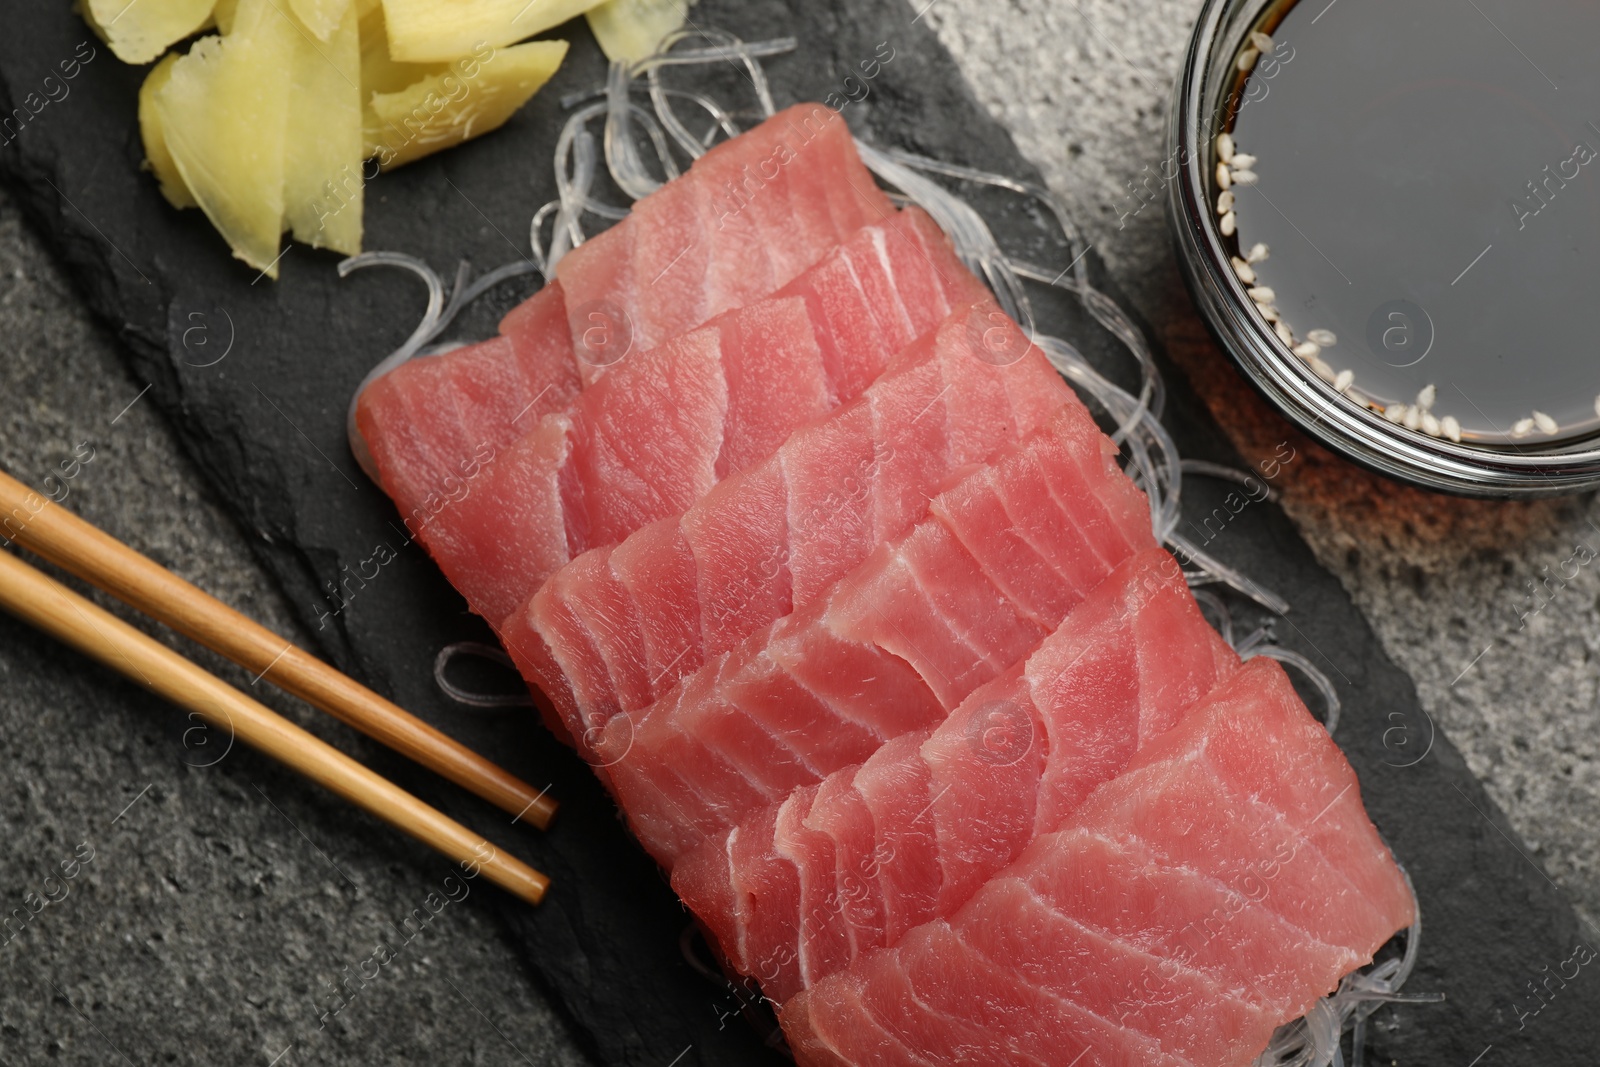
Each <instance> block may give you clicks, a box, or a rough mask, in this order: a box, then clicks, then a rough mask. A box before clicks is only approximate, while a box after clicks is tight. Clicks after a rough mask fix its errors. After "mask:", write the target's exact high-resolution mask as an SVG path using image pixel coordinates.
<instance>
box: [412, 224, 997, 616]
mask: <svg viewBox="0 0 1600 1067" xmlns="http://www.w3.org/2000/svg"><path fill="white" fill-rule="evenodd" d="M977 289H978V283H977V281H976V279H974V278H973V277H972V274H971V273H970V272H969V271H967V269H966V268H965V267H963V266H962V265H961V263H960V261H959V260H957V259H956V257H955V253H954V251H953V250H952V249H951V248H950V246H949V243H948V242H947V241H946V240H945V238H944V235H943V234H942V233H940V232H939V230H938V228H937V227H935V226H934V225H933V223H932V221H931V220H929V219H928V218H927V216H926V215H924V214H923V213H922V212H920V211H916V210H908V211H905V212H901V213H896V214H894V215H892V216H891V217H889V218H888V219H886V220H884V221H882V222H878V223H875V224H873V225H871V226H867V227H863V228H861V229H860V230H858V231H857V232H856V233H855V234H854V235H853V236H852V237H851V239H850V240H849V241H847V242H846V243H845V244H843V245H841V246H839V247H838V248H836V249H834V251H833V253H832V254H830V255H828V256H827V257H825V258H824V259H823V261H822V262H821V263H819V264H817V265H816V266H815V267H813V268H812V269H811V270H809V271H807V272H806V273H804V274H803V275H801V276H800V277H799V278H797V279H795V280H794V281H793V282H791V283H790V284H789V285H788V286H787V287H785V289H784V290H783V291H782V292H781V293H779V294H778V295H776V296H773V297H770V298H768V299H765V300H758V301H756V302H755V303H753V304H748V305H746V306H743V307H739V308H735V309H734V310H732V311H728V312H724V313H723V314H720V315H718V316H716V317H715V318H713V319H712V320H711V321H710V322H708V323H707V324H706V325H704V326H701V327H698V328H696V329H693V330H690V331H689V332H688V333H685V334H681V335H679V336H677V337H674V338H673V339H672V340H670V341H667V342H666V343H665V344H663V345H661V346H660V347H658V348H654V349H650V350H648V351H643V352H639V351H635V352H632V353H629V354H628V355H627V356H626V357H625V358H623V359H621V360H620V362H618V363H617V364H615V365H614V366H613V367H612V369H611V371H610V372H609V373H608V374H607V375H606V376H605V377H604V378H602V379H601V380H600V381H598V382H596V383H595V384H594V385H592V386H590V387H589V388H588V389H586V390H585V391H584V392H583V394H582V395H581V396H580V397H579V398H578V399H577V401H576V402H575V403H574V404H573V405H572V407H571V409H570V410H568V411H566V412H564V413H563V414H560V415H550V416H548V417H546V419H545V420H544V421H543V422H541V423H540V424H539V425H538V426H537V427H536V428H534V429H533V430H532V431H531V432H530V433H528V434H527V435H526V436H524V437H523V438H522V439H521V440H520V441H518V442H517V443H516V444H515V445H513V446H511V447H510V448H507V449H505V450H503V451H502V452H501V453H500V454H499V455H498V456H497V457H496V459H495V461H494V463H493V464H492V465H490V466H489V468H488V469H487V471H486V473H484V474H483V475H482V476H481V478H480V479H479V480H478V481H477V482H476V483H475V484H474V485H473V486H472V491H471V492H470V493H468V494H467V495H466V496H465V497H464V498H463V499H461V500H459V501H457V502H455V503H453V504H452V505H451V507H450V508H449V509H448V510H447V511H446V512H445V513H444V514H442V515H440V516H439V517H438V519H437V520H436V521H435V522H433V523H432V524H431V525H430V527H429V528H428V529H427V530H426V531H425V536H424V544H426V545H427V547H428V549H429V551H430V552H432V554H433V556H434V558H435V559H436V560H437V561H438V563H439V565H440V567H441V568H442V569H443V570H444V572H445V575H446V576H447V577H448V578H449V579H450V580H451V581H452V582H453V583H454V584H455V586H456V588H457V589H459V590H460V591H461V592H462V593H463V594H464V595H465V596H466V598H467V601H468V603H469V604H471V605H472V608H473V610H474V611H477V612H478V613H479V614H480V615H482V616H483V617H484V618H486V619H488V620H489V621H490V622H491V623H493V624H495V625H496V626H497V627H498V626H499V625H500V624H501V623H503V622H504V621H505V619H506V618H507V616H508V615H510V614H511V613H512V611H513V610H515V609H517V608H518V607H520V606H521V605H522V604H523V603H525V602H526V601H527V599H528V597H530V596H531V595H532V594H533V593H534V591H535V590H537V589H538V588H539V586H540V585H541V584H543V582H544V580H545V579H546V578H548V577H549V576H550V575H551V574H553V573H554V572H555V571H556V570H557V569H558V568H559V567H561V566H562V565H563V564H565V563H567V562H568V561H569V560H570V559H571V558H572V557H573V556H574V555H576V554H578V553H580V552H583V551H585V550H587V549H589V548H591V547H595V546H598V545H608V544H612V543H615V542H617V541H620V540H622V539H623V538H624V537H626V536H627V535H629V534H630V533H632V532H633V531H634V530H636V529H638V528H639V527H641V526H643V525H645V524H646V523H649V522H653V521H655V520H657V519H662V518H666V517H668V516H673V515H680V514H682V513H683V511H684V510H685V509H686V508H688V507H689V506H690V505H691V504H693V503H694V502H695V501H696V500H698V499H699V498H700V497H701V496H702V495H704V494H705V492H706V490H708V489H710V488H711V487H712V486H713V485H715V484H716V483H717V481H719V480H720V479H722V478H724V477H726V476H727V475H729V474H733V473H737V472H738V471H741V470H744V469H746V468H748V467H750V466H752V465H754V464H756V463H759V462H760V461H761V460H763V459H765V458H766V457H767V456H769V455H771V454H772V452H773V451H774V450H775V449H777V447H778V446H779V445H780V444H782V443H783V441H784V440H785V439H787V438H788V436H789V434H790V433H791V432H792V431H793V430H794V429H795V428H796V427H798V426H800V425H803V424H804V423H806V422H808V421H810V420H812V419H814V418H817V417H819V416H821V415H824V414H826V413H827V412H829V411H831V410H833V409H834V408H835V407H836V406H837V405H838V404H840V403H843V402H845V401H848V400H851V399H853V398H854V397H855V396H856V395H859V389H860V388H864V387H865V385H866V384H868V383H870V381H871V380H872V379H873V378H876V377H877V376H878V375H879V374H880V373H882V371H883V369H884V367H885V366H887V364H888V362H889V360H890V359H891V358H892V357H893V356H894V354H895V353H896V352H898V351H900V350H901V349H902V348H904V347H905V346H906V345H908V344H910V343H911V341H913V340H915V339H916V338H917V337H918V336H920V335H921V334H923V333H926V332H928V331H929V330H932V329H933V328H934V327H935V326H937V325H938V324H939V322H940V321H942V320H943V319H944V318H945V317H946V316H947V315H948V314H949V312H950V310H951V308H952V307H953V306H955V303H956V302H957V301H961V302H967V301H971V300H972V299H973V298H974V297H975V295H976V292H977ZM863 316H871V317H872V318H873V326H872V329H871V330H866V329H862V328H860V320H861V319H862V317H863ZM852 390H854V391H852Z"/></svg>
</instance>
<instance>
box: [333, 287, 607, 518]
mask: <svg viewBox="0 0 1600 1067" xmlns="http://www.w3.org/2000/svg"><path fill="white" fill-rule="evenodd" d="M578 390H579V380H578V370H577V363H576V361H575V360H574V359H573V354H572V335H571V333H570V331H569V330H568V328H567V313H566V305H565V304H564V303H563V301H562V297H561V286H560V285H559V284H551V285H548V286H546V287H545V288H543V289H541V290H540V291H539V292H537V293H535V294H534V295H533V296H532V297H531V298H529V299H528V300H525V301H523V302H522V303H521V304H519V305H518V306H517V307H515V308H513V309H512V310H511V312H510V313H509V314H508V315H506V317H505V318H504V319H502V320H501V321H500V336H498V337H495V338H492V339H490V340H488V341H482V342H479V343H478V344H475V345H468V346H467V347H465V348H457V349H453V350H452V351H450V352H446V353H443V354H441V355H437V356H423V357H421V358H418V359H413V360H410V361H408V362H406V363H402V364H401V365H400V366H398V367H396V368H395V369H394V370H392V371H390V372H389V373H388V374H385V375H384V376H383V377H381V378H379V379H378V380H377V381H375V382H373V383H372V384H371V385H369V386H368V387H367V388H366V390H365V391H364V392H363V393H362V394H361V396H360V398H359V399H358V400H357V401H356V428H357V430H358V431H359V433H360V435H361V441H360V442H353V444H364V445H365V447H366V449H367V454H368V456H370V457H371V459H372V463H373V466H374V467H375V468H376V472H377V475H378V480H379V483H380V484H381V485H382V486H383V490H384V492H386V493H388V494H389V497H390V499H391V500H393V501H394V503H395V507H397V508H398V509H399V510H400V515H401V518H402V519H404V520H405V524H406V529H407V531H408V532H409V533H410V534H411V536H413V537H416V536H418V535H419V534H422V533H423V532H424V531H425V530H426V528H427V527H428V525H429V524H430V523H431V522H432V521H433V520H434V519H436V518H438V517H439V516H440V515H442V514H444V513H446V512H447V511H448V510H449V509H450V508H451V507H452V506H453V504H454V502H456V501H459V500H460V499H461V498H462V496H463V495H464V494H466V493H469V492H471V491H472V483H473V482H474V481H475V480H476V479H477V478H478V476H479V475H480V474H481V473H482V472H483V471H484V470H485V469H486V468H487V467H488V466H489V465H490V464H492V463H493V462H494V461H495V458H496V457H497V456H498V455H499V454H500V453H501V452H502V451H504V450H505V449H506V448H507V447H508V446H510V445H511V444H513V443H514V442H515V441H516V440H517V439H518V438H520V437H521V436H522V435H523V434H525V433H527V432H528V431H529V430H532V429H533V428H534V427H536V426H538V425H539V420H540V419H541V418H543V417H544V416H545V415H548V414H550V413H551V412H556V411H564V410H566V408H567V407H568V405H570V404H571V403H572V401H573V400H574V399H576V398H577V395H578Z"/></svg>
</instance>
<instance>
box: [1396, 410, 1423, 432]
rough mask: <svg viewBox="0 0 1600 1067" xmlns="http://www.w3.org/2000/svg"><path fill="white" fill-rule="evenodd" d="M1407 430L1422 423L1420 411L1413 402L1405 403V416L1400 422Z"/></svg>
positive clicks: (1413, 428) (1415, 427)
mask: <svg viewBox="0 0 1600 1067" xmlns="http://www.w3.org/2000/svg"><path fill="white" fill-rule="evenodd" d="M1400 424H1401V425H1402V426H1404V427H1405V428H1406V429H1408V430H1415V429H1417V428H1419V427H1420V426H1421V425H1422V412H1421V410H1420V409H1418V407H1417V405H1415V404H1407V405H1406V417H1405V418H1404V419H1402V420H1401V423H1400Z"/></svg>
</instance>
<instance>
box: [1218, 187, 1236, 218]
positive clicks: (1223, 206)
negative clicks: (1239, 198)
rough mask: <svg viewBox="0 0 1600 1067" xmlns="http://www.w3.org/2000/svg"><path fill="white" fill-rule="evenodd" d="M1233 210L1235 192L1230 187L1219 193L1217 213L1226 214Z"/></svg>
mask: <svg viewBox="0 0 1600 1067" xmlns="http://www.w3.org/2000/svg"><path fill="white" fill-rule="evenodd" d="M1232 210H1233V192H1232V191H1231V190H1228V189H1224V190H1222V192H1220V193H1218V194H1217V214H1218V215H1226V214H1227V213H1228V212H1230V211H1232Z"/></svg>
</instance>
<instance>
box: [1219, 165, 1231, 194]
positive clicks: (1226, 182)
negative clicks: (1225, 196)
mask: <svg viewBox="0 0 1600 1067" xmlns="http://www.w3.org/2000/svg"><path fill="white" fill-rule="evenodd" d="M1232 184H1233V171H1231V170H1229V169H1228V165H1227V164H1226V163H1218V164H1217V187H1218V188H1220V189H1226V188H1228V186H1230V185H1232Z"/></svg>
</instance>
